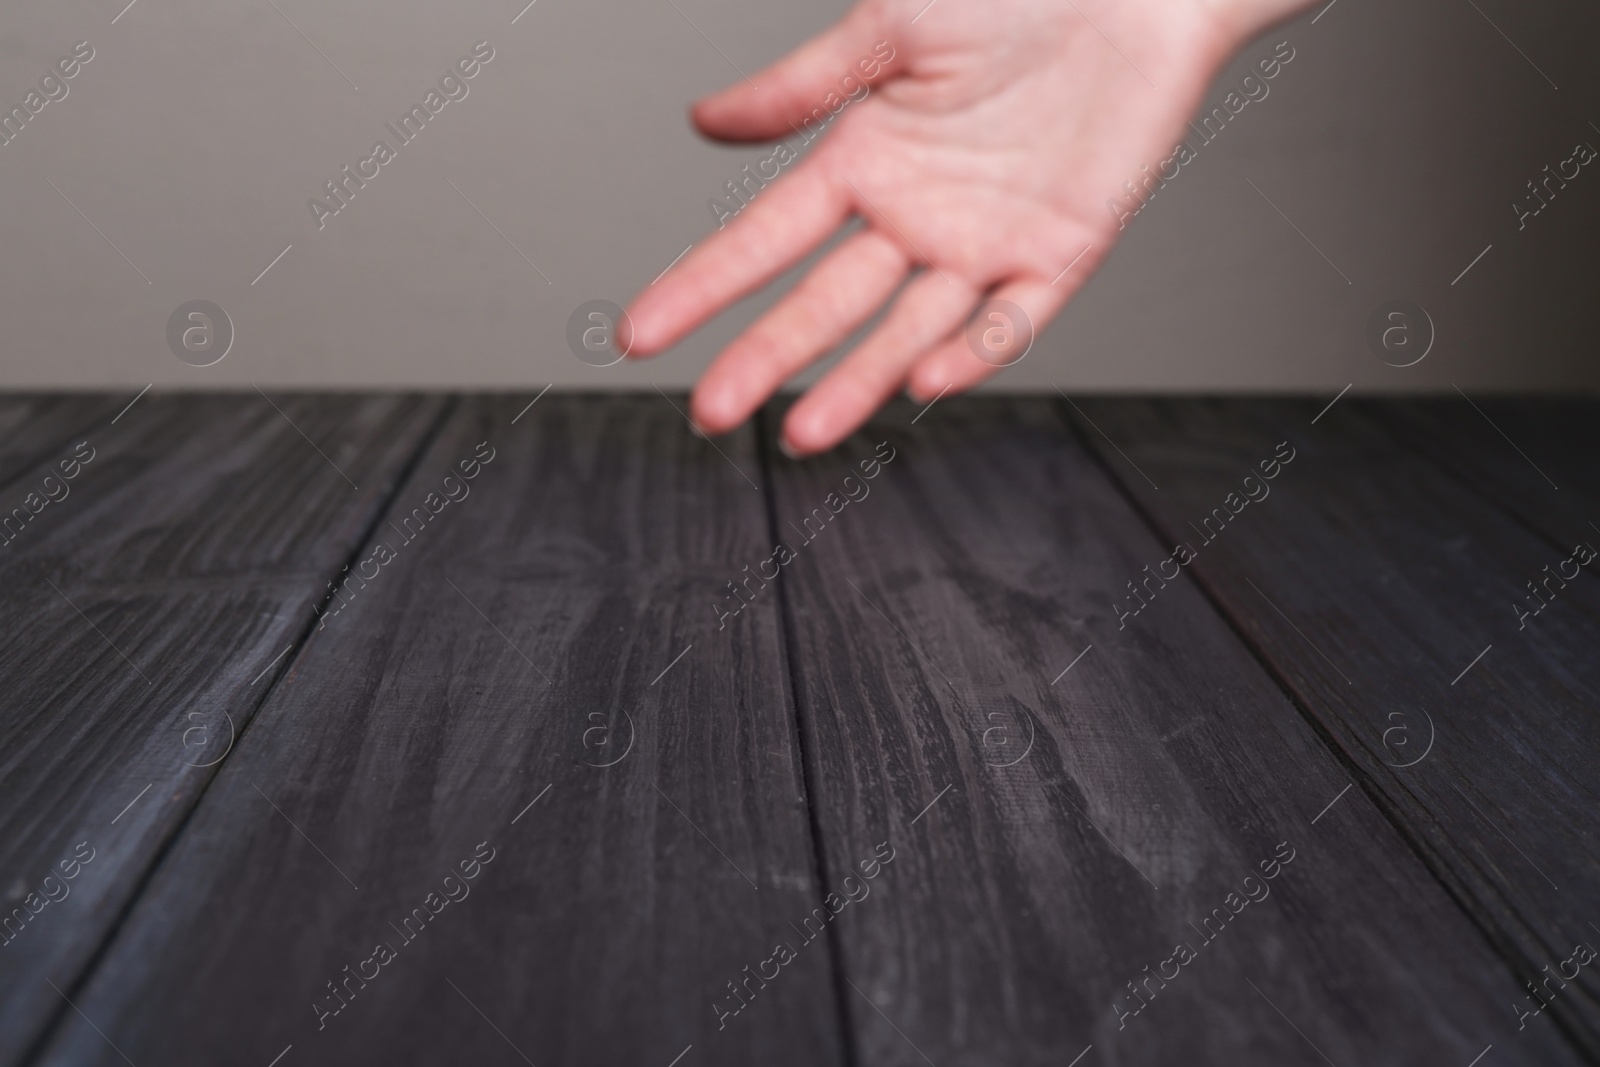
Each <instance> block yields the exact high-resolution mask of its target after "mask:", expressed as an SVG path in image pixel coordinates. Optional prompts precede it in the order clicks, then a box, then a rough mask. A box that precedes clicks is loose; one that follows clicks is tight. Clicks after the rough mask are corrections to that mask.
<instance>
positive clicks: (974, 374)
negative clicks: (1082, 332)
mask: <svg viewBox="0 0 1600 1067" xmlns="http://www.w3.org/2000/svg"><path fill="white" fill-rule="evenodd" d="M1063 284H1064V283H1063ZM1069 295H1071V294H1070V291H1069V290H1068V289H1066V288H1064V287H1063V286H1059V285H1051V284H1050V283H1049V282H1046V281H1044V280H1042V279H1018V280H1014V281H1011V282H1008V283H1006V284H1005V285H1003V286H1001V287H1000V288H999V289H997V290H995V291H994V292H993V293H991V294H990V295H989V297H988V299H986V300H984V302H983V303H982V304H980V305H979V306H978V312H977V314H976V315H975V316H974V317H973V322H974V323H976V329H975V330H974V329H972V328H968V329H964V330H962V331H961V332H960V333H958V334H956V335H955V336H954V337H951V338H950V339H948V340H947V341H945V342H944V343H943V344H941V345H939V346H937V347H936V348H935V349H934V350H933V351H932V352H929V353H928V354H927V355H925V356H923V357H922V358H921V359H920V360H918V361H917V364H916V366H915V367H913V368H912V369H911V376H910V381H909V382H908V389H909V391H910V393H911V398H912V399H913V400H915V401H917V402H918V403H922V404H926V403H928V402H930V401H932V400H933V399H934V398H935V397H938V396H941V395H943V394H945V393H946V392H947V391H948V392H952V393H960V392H964V391H965V390H967V389H971V388H972V387H973V386H975V385H977V384H978V383H979V382H981V381H983V380H984V379H986V378H988V377H989V376H990V375H992V374H995V373H996V372H998V371H1001V370H1004V369H1005V368H1006V367H1009V366H1012V365H1013V364H1015V363H1017V362H1020V361H1021V360H1022V359H1023V358H1025V357H1026V356H1027V351H1026V350H1025V349H1024V348H1023V347H1022V345H1024V344H1027V345H1029V346H1031V345H1032V344H1033V343H1034V342H1035V341H1036V340H1037V338H1038V334H1039V333H1040V332H1041V331H1043V330H1044V328H1045V326H1046V325H1047V324H1048V323H1049V322H1050V320H1051V319H1053V318H1055V316H1056V313H1057V312H1059V311H1060V310H1061V307H1062V305H1064V304H1065V303H1066V302H1067V298H1068V296H1069ZM996 301H1005V303H1006V304H1010V305H1014V306H1015V307H1016V308H1019V309H1021V317H1022V321H1020V322H1019V321H1016V312H1014V311H1013V310H1012V309H1011V308H1008V307H1005V306H1004V305H998V304H996V303H995V302H996ZM994 316H999V317H998V318H995V317H994ZM991 331H993V332H991ZM975 333H976V335H977V336H976V337H974V334H975ZM986 335H987V336H986ZM980 351H981V352H982V353H983V355H981V356H980V355H979V352H980Z"/></svg>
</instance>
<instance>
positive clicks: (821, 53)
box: [625, 0, 1301, 455]
mask: <svg viewBox="0 0 1600 1067" xmlns="http://www.w3.org/2000/svg"><path fill="white" fill-rule="evenodd" d="M926 3H927V0H863V2H862V3H861V4H860V5H859V6H857V7H856V8H855V9H854V10H853V11H852V12H850V14H849V15H847V16H846V17H845V19H844V20H843V21H842V22H840V23H838V24H837V25H836V26H834V27H833V28H832V29H830V30H828V31H827V32H826V33H824V34H822V35H821V36H820V37H817V38H815V39H813V40H812V41H810V42H808V43H807V44H805V45H803V46H802V47H801V48H799V49H798V50H796V51H795V52H793V53H791V54H790V55H789V56H788V57H786V58H785V59H783V60H781V61H779V62H778V63H777V64H775V65H774V66H772V67H769V68H768V69H766V70H764V71H761V72H760V73H758V74H756V75H754V76H753V77H752V78H751V80H750V81H751V83H753V84H750V83H746V82H743V81H741V82H738V83H736V84H734V85H732V86H731V87H729V88H727V89H724V90H723V91H722V92H720V93H717V94H716V95H714V96H711V97H709V98H707V99H705V100H702V101H701V102H699V103H698V104H697V105H696V106H695V108H694V112H693V117H694V122H695V124H696V125H697V126H698V127H699V128H700V130H701V131H702V132H704V133H705V134H706V135H708V136H710V137H714V138H717V139H719V140H724V141H746V142H749V141H754V142H773V141H777V140H783V139H787V140H791V141H796V142H797V141H798V139H799V137H798V134H799V131H801V129H802V126H803V124H804V123H805V121H806V120H807V119H809V118H812V116H813V112H814V109H816V108H818V107H820V106H822V105H823V104H824V102H825V101H826V100H827V98H828V96H829V94H830V93H832V94H836V95H835V98H834V101H833V103H834V105H835V106H836V105H837V103H838V100H839V97H840V96H842V95H843V93H844V92H845V91H848V90H849V89H850V88H851V87H855V88H856V89H857V95H859V92H860V91H862V83H865V85H868V86H870V90H866V91H867V95H866V97H865V98H864V99H862V100H860V102H855V103H850V104H849V105H848V106H846V107H845V108H844V110H843V111H842V113H841V114H840V115H839V118H838V119H837V121H836V123H835V126H834V128H833V129H832V130H831V131H830V132H829V133H828V134H827V135H826V137H825V138H824V139H823V140H821V141H819V142H817V143H816V145H815V147H814V148H813V149H812V150H811V151H810V152H809V153H808V154H807V155H806V156H805V158H804V159H803V160H801V161H800V162H798V163H794V164H792V165H791V166H790V168H789V170H788V173H786V174H783V175H781V176H780V177H778V178H777V179H776V180H775V181H773V182H772V183H771V184H770V185H768V186H766V187H765V188H762V189H760V190H759V191H758V192H756V193H755V194H754V199H753V200H752V201H751V202H750V203H749V204H748V206H746V207H744V208H743V209H742V210H740V211H739V213H738V214H737V216H736V217H734V218H733V219H732V220H725V228H724V229H721V230H719V231H718V232H716V233H714V234H712V235H711V237H710V238H708V239H707V240H705V241H704V242H702V243H701V244H700V245H699V246H697V247H696V248H695V249H693V250H692V251H691V252H690V253H689V254H688V255H687V256H686V257H684V259H683V260H682V261H681V262H679V263H678V264H677V265H676V266H674V267H673V268H672V270H670V271H669V272H668V273H667V274H666V275H665V276H664V277H662V278H661V279H660V280H659V281H658V282H656V283H655V284H654V285H652V286H651V287H649V288H647V289H646V290H645V291H644V292H642V293H640V294H639V295H638V296H637V297H635V299H634V302H633V305H632V306H631V307H630V308H629V312H628V314H629V319H631V338H626V339H625V340H626V341H628V342H630V343H629V349H630V354H631V355H633V356H635V357H642V356H649V355H653V354H655V353H658V352H660V351H662V350H663V349H665V348H667V347H669V346H671V345H672V344H674V343H676V342H677V341H678V340H680V339H681V338H682V337H683V336H684V335H686V334H688V333H689V332H690V331H691V330H693V329H695V328H696V327H698V326H699V325H701V324H702V323H703V322H705V321H706V320H707V319H708V318H710V317H711V316H712V315H714V314H716V313H718V312H719V311H721V310H723V309H724V308H725V307H727V306H728V305H729V304H731V303H732V302H733V301H735V300H738V299H739V298H741V297H743V296H745V295H746V294H748V293H750V292H752V291H753V290H755V289H757V288H759V287H761V286H762V285H765V284H766V283H767V282H769V281H771V280H772V279H773V278H774V277H776V276H777V275H778V274H780V273H781V272H783V271H784V270H786V269H788V268H789V267H791V266H793V265H794V264H795V263H796V262H798V261H799V260H801V259H802V258H804V257H805V256H806V255H807V254H808V253H810V252H811V251H813V250H814V249H815V248H817V247H818V246H819V245H821V244H822V243H823V242H824V241H826V240H827V239H828V238H829V237H830V236H831V235H833V234H834V233H835V231H837V230H838V229H839V228H840V227H841V226H843V225H845V224H846V223H847V222H848V221H849V220H850V218H851V217H852V216H859V217H860V218H861V219H862V220H863V221H864V223H865V225H864V226H862V227H860V228H858V229H856V230H855V231H854V232H852V233H850V234H849V235H848V236H846V237H845V238H844V240H843V241H842V242H841V243H840V244H839V245H838V246H837V247H836V248H834V249H833V250H832V251H830V252H829V253H828V254H827V255H826V256H825V257H824V258H823V259H822V260H821V261H820V262H819V263H817V264H816V266H815V267H813V268H812V270H811V271H810V273H809V274H807V275H806V277H805V279H804V280H803V281H802V282H801V283H800V284H799V285H798V286H797V287H796V288H795V289H794V290H793V291H792V292H790V293H788V294H787V295H786V296H784V298H783V299H782V300H780V301H779V303H778V304H777V305H776V306H775V307H773V308H772V309H771V310H770V311H768V312H767V313H766V314H765V315H763V316H762V317H761V319H760V320H759V321H757V322H756V323H755V324H754V325H752V326H751V327H750V328H749V329H748V330H746V331H745V332H744V333H743V334H742V335H741V336H740V337H739V338H737V339H736V340H735V341H734V342H733V343H732V344H731V345H729V346H728V348H727V349H726V350H725V351H724V352H723V353H722V354H721V355H720V356H718V357H717V359H716V361H715V362H714V363H713V364H712V365H711V367H710V368H709V369H708V370H707V371H706V373H705V375H704V376H703V377H702V378H701V380H700V383H699V384H698V386H696V388H695V392H694V398H693V402H692V405H691V411H692V415H693V418H694V420H695V423H696V424H697V425H698V426H699V427H700V428H701V429H702V430H704V431H706V432H707V433H724V432H726V431H728V430H731V429H733V428H734V427H736V426H738V425H739V424H740V423H742V422H744V420H745V419H747V418H749V417H750V415H751V414H752V413H753V412H754V411H755V410H756V409H757V408H759V407H760V406H761V404H762V403H764V402H765V401H766V400H767V398H768V397H770V396H771V395H772V394H773V393H774V392H775V391H776V390H777V389H778V388H779V386H781V385H782V384H783V383H784V382H785V381H786V380H788V379H789V378H790V377H792V376H793V375H795V374H796V373H798V372H799V371H800V370H801V369H803V368H804V367H805V366H806V365H807V364H809V363H811V362H812V361H814V360H816V359H817V358H818V357H820V356H822V355H823V354H825V353H826V352H828V351H829V350H831V349H832V348H834V347H835V346H836V345H838V344H839V343H841V342H842V341H843V340H844V339H845V338H846V337H848V336H849V335H850V333H851V332H852V331H853V330H855V329H856V328H857V327H858V326H860V325H861V324H862V323H863V322H865V321H867V320H868V319H869V318H871V317H872V315H873V314H874V312H876V311H877V310H878V309H879V307H880V306H881V305H882V304H883V303H884V302H885V301H887V300H889V299H890V298H891V297H894V296H895V293H896V291H897V290H898V291H899V295H898V297H897V298H896V299H895V300H894V303H893V306H892V307H891V308H890V309H889V312H888V314H887V315H886V316H885V318H884V319H883V321H882V322H881V323H880V324H879V325H878V326H877V327H876V328H875V329H874V330H873V331H872V332H871V333H870V334H869V335H868V336H867V337H866V339H865V340H864V341H862V342H861V344H860V345H859V346H858V347H857V348H856V349H855V350H854V351H853V352H851V353H850V354H849V355H847V356H846V357H845V358H844V359H843V360H842V361H840V363H839V364H838V366H836V367H834V368H833V369H832V370H831V371H830V372H829V373H828V374H827V375H826V376H825V377H823V379H822V380H821V381H819V382H818V383H817V384H816V385H815V386H814V387H812V389H811V390H810V391H809V392H808V393H807V394H806V395H805V396H804V397H803V398H802V399H801V400H800V401H799V402H797V403H796V404H795V405H794V407H793V408H791V409H790V411H789V414H788V417H787V419H786V420H785V422H784V427H783V437H782V441H781V443H782V445H783V447H784V448H785V449H786V450H787V451H789V452H790V453H791V454H795V455H804V454H809V453H814V452H820V451H823V450H826V449H828V448H831V447H833V446H834V445H835V444H837V443H838V442H839V441H841V440H843V439H844V438H845V437H846V436H848V435H849V434H850V433H851V432H852V431H853V430H855V429H856V428H857V427H858V426H860V425H861V424H862V423H863V422H865V421H866V420H867V418H868V417H870V416H871V415H872V413H873V412H874V411H875V410H877V408H878V407H879V406H881V405H882V404H883V403H884V402H885V401H887V400H888V399H889V398H890V397H891V396H893V395H894V394H895V393H896V392H897V391H898V390H899V389H901V387H902V386H908V387H909V389H910V392H911V394H912V396H913V398H915V399H918V400H919V401H922V402H927V401H928V400H930V399H931V398H933V397H934V396H937V395H938V394H939V393H940V392H941V391H942V390H945V389H947V388H948V389H950V390H954V391H959V390H962V389H967V388H970V387H971V386H973V385H976V384H977V383H978V382H980V381H982V380H983V379H985V378H987V377H988V376H989V375H990V374H992V373H994V371H995V370H996V369H997V368H996V367H995V366H993V365H991V364H990V363H988V362H985V361H983V360H981V359H979V358H978V357H977V356H976V355H975V354H974V353H973V351H972V350H971V349H970V348H969V347H968V345H967V342H966V338H965V333H964V327H965V325H966V323H967V320H968V319H969V317H971V315H972V313H973V310H974V309H975V308H977V307H978V305H979V304H980V302H981V301H983V300H985V299H986V298H995V299H1002V300H1007V301H1010V302H1011V303H1013V304H1016V305H1018V306H1020V307H1021V308H1022V309H1023V310H1024V312H1025V313H1026V314H1027V315H1028V316H1029V318H1030V319H1031V320H1032V322H1033V324H1034V326H1035V328H1036V329H1040V330H1042V329H1043V328H1044V325H1045V324H1046V323H1047V322H1048V321H1049V320H1050V319H1051V318H1053V317H1054V316H1055V315H1056V313H1057V312H1058V311H1059V310H1060V309H1061V307H1062V305H1063V304H1065V303H1066V301H1067V300H1068V299H1069V298H1070V297H1071V296H1072V294H1073V293H1074V292H1075V291H1076V290H1077V289H1078V288H1079V287H1080V286H1082V285H1083V283H1084V282H1085V281H1086V280H1087V279H1088V277H1089V275H1090V274H1091V273H1092V271H1093V270H1094V268H1095V267H1096V266H1097V265H1098V264H1099V263H1100V262H1101V261H1102V260H1103V259H1104V258H1105V257H1106V255H1107V254H1108V253H1109V252H1110V251H1111V247H1112V245H1113V244H1114V243H1115V241H1116V239H1117V236H1118V234H1119V232H1120V225H1119V222H1118V218H1117V216H1116V215H1115V214H1114V213H1113V211H1111V210H1109V209H1108V207H1107V204H1106V201H1107V200H1108V199H1110V198H1112V197H1116V198H1118V199H1119V200H1121V199H1122V198H1124V197H1125V196H1126V195H1127V190H1126V189H1125V188H1124V183H1125V182H1130V181H1132V182H1134V183H1135V184H1137V183H1138V182H1140V181H1142V180H1143V178H1144V176H1145V173H1146V172H1145V171H1144V170H1143V169H1142V168H1145V167H1149V168H1150V173H1154V172H1155V170H1156V165H1157V163H1158V162H1159V161H1160V160H1163V159H1167V158H1168V157H1170V156H1171V155H1172V151H1173V146H1174V144H1175V143H1176V141H1177V139H1178V138H1179V136H1180V135H1179V131H1180V130H1183V129H1184V128H1185V122H1186V120H1187V119H1188V118H1189V116H1190V115H1191V114H1192V113H1193V112H1194V111H1195V109H1196V107H1197V106H1198V104H1199V101H1200V98H1201V96H1202V94H1203V93H1204V91H1205V89H1206V86H1207V85H1208V84H1209V83H1210V81H1211V78H1212V76H1213V75H1214V74H1215V72H1216V71H1217V69H1218V68H1219V67H1220V66H1221V65H1222V64H1223V62H1225V61H1226V59H1227V57H1228V56H1229V55H1230V54H1231V52H1232V51H1233V49H1234V48H1236V47H1237V46H1238V45H1239V44H1240V43H1242V42H1243V41H1244V40H1246V39H1247V38H1248V37H1250V36H1251V35H1252V34H1253V33H1255V32H1257V31H1258V30H1260V29H1263V28H1264V27H1265V26H1266V25H1267V24H1269V23H1270V22H1272V21H1273V20H1275V19H1277V18H1281V17H1283V16H1285V15H1287V14H1288V13H1290V12H1291V11H1293V10H1295V9H1296V8H1297V7H1299V6H1301V4H1300V2H1299V0H934V2H933V3H932V4H931V5H928V6H926V7H925V6H924V5H925V4H926ZM885 43H886V47H885ZM875 46H876V47H878V49H879V50H878V53H877V57H882V56H883V55H884V54H886V53H888V52H892V56H893V58H892V59H891V60H890V61H889V62H888V63H887V64H886V65H882V66H881V67H880V65H879V64H874V63H867V64H865V65H862V61H863V60H871V59H873V58H875V57H874V47H875ZM874 68H877V69H875V70H874ZM868 70H874V73H873V74H872V76H871V77H867V78H863V77H861V75H862V72H863V71H868ZM847 78H850V79H854V80H853V81H847V80H846V79H847ZM841 82H844V85H845V87H846V88H845V89H841ZM826 113H827V112H826V109H824V111H823V114H826ZM814 125H815V120H813V126H814ZM769 173H770V171H769ZM752 187H753V186H752ZM1141 194H1142V189H1141ZM735 206H737V205H735ZM1085 250H1087V251H1085ZM1080 257H1081V258H1080ZM1074 261H1076V262H1074ZM1069 264H1071V265H1072V267H1071V269H1070V270H1066V268H1067V267H1068V265H1069ZM908 276H909V279H910V280H909V281H907V278H908Z"/></svg>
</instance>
